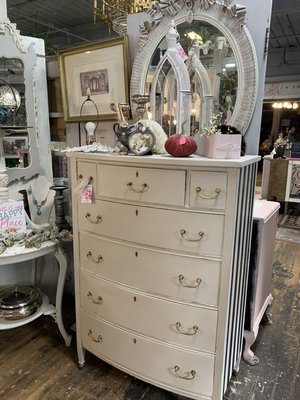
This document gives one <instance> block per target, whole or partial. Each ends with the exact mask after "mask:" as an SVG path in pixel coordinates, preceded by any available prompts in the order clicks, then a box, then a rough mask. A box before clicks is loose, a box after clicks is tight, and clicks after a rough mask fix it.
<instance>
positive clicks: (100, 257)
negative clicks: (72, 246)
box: [86, 251, 103, 264]
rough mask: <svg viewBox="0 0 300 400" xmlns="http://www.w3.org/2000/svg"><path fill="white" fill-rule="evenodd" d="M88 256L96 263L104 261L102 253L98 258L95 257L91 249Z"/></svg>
mask: <svg viewBox="0 0 300 400" xmlns="http://www.w3.org/2000/svg"><path fill="white" fill-rule="evenodd" d="M86 256H87V258H88V259H89V260H90V261H92V262H93V263H95V264H99V263H102V261H103V257H102V256H101V255H100V256H98V258H97V259H95V258H93V254H92V252H91V251H89V252H88V253H87V255H86Z"/></svg>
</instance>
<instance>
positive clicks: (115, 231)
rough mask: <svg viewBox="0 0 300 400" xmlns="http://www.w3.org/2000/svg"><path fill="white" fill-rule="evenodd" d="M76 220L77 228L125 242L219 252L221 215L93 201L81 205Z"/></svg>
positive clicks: (200, 251)
mask: <svg viewBox="0 0 300 400" xmlns="http://www.w3.org/2000/svg"><path fill="white" fill-rule="evenodd" d="M87 214H88V215H89V216H88V217H87ZM78 220H79V229H80V230H87V231H90V232H94V233H98V234H100V235H104V236H106V237H110V238H114V239H118V240H124V241H126V242H134V243H138V244H147V245H148V246H153V247H159V248H163V249H170V250H171V249H174V250H177V251H180V252H188V253H196V254H198V255H205V256H216V257H220V256H221V255H222V246H223V235H224V232H223V231H224V215H223V214H213V213H199V212H188V211H176V210H165V209H154V208H151V207H141V206H134V205H128V204H122V203H115V202H109V201H101V200H96V201H95V203H93V204H80V207H79V211H78ZM97 220H99V223H97ZM116 221H118V223H116ZM128 227H130V229H128Z"/></svg>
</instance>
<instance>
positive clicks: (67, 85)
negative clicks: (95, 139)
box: [59, 36, 129, 122]
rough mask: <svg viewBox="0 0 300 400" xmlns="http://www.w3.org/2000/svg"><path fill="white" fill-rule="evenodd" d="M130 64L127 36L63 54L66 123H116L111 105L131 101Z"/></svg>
mask: <svg viewBox="0 0 300 400" xmlns="http://www.w3.org/2000/svg"><path fill="white" fill-rule="evenodd" d="M128 60H129V57H128V38H127V36H123V37H121V38H116V39H112V40H106V41H103V42H97V43H93V44H89V45H84V46H80V47H75V48H71V49H66V50H62V51H60V53H59V67H60V76H61V87H62V101H63V111H64V119H65V121H66V122H80V121H93V120H97V119H99V120H112V119H115V112H113V111H112V110H111V108H110V104H111V103H115V102H118V103H128V101H129V100H128V99H129V96H128V81H129V67H128ZM88 98H90V99H91V100H92V101H90V102H89V101H85V100H87V99H88ZM83 103H84V104H83ZM95 104H96V106H97V108H96V107H95ZM82 106H83V108H82ZM97 109H98V110H97Z"/></svg>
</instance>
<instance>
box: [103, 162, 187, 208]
mask: <svg viewBox="0 0 300 400" xmlns="http://www.w3.org/2000/svg"><path fill="white" fill-rule="evenodd" d="M97 188H98V190H97V194H98V196H101V197H109V198H116V199H126V200H130V201H138V202H145V203H154V204H168V205H171V206H172V205H173V206H183V205H184V196H185V193H184V190H185V171H178V170H164V169H150V168H149V169H148V168H138V167H135V168H134V167H118V166H113V165H98V166H97Z"/></svg>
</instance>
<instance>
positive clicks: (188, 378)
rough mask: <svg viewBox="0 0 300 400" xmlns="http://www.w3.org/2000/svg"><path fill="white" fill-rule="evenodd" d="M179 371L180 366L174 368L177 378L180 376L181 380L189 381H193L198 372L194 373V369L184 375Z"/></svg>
mask: <svg viewBox="0 0 300 400" xmlns="http://www.w3.org/2000/svg"><path fill="white" fill-rule="evenodd" d="M179 370H180V368H179V367H178V365H175V367H174V371H175V374H176V375H177V376H179V378H181V379H187V380H189V381H191V380H192V379H194V378H195V376H196V371H194V370H193V369H192V370H191V371H190V372H186V373H184V374H183V375H182V374H181V373H180V372H179Z"/></svg>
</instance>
